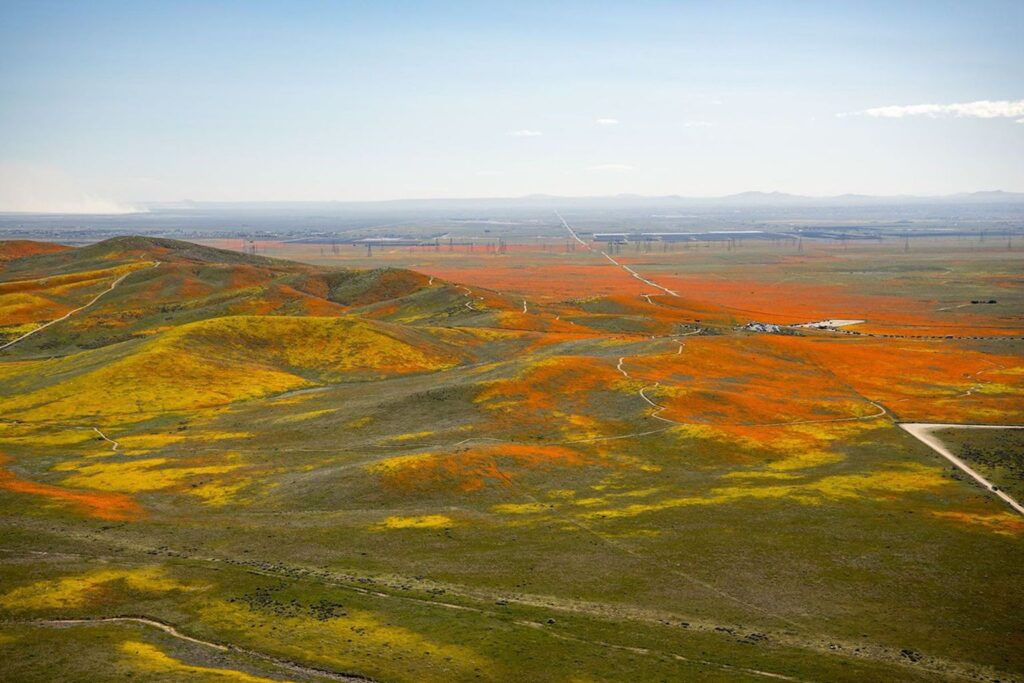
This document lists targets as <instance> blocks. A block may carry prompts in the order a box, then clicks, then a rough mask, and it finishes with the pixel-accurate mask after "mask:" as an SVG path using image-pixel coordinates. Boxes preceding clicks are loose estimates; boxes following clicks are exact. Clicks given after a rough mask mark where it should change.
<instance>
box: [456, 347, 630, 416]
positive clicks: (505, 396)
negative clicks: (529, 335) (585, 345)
mask: <svg viewBox="0 0 1024 683" xmlns="http://www.w3.org/2000/svg"><path fill="white" fill-rule="evenodd" d="M620 379H622V376H621V375H620V374H619V373H618V372H617V371H616V370H615V366H614V364H609V362H608V360H607V359H602V358H592V357H589V356H558V357H556V358H550V359H545V360H542V361H540V362H537V363H534V364H532V365H530V366H529V367H528V368H527V369H526V370H525V371H524V372H523V373H522V374H521V375H520V376H519V377H514V378H511V379H502V380H497V381H495V382H491V383H490V384H488V385H487V386H486V387H485V388H484V389H483V391H481V392H480V393H479V394H478V395H477V397H476V400H477V401H478V402H481V403H485V404H486V405H487V407H489V408H492V409H496V410H503V409H504V410H507V409H516V410H521V409H525V410H528V411H553V410H562V411H571V410H574V409H578V408H581V407H585V406H586V405H587V404H588V403H589V400H590V394H591V393H592V392H594V391H597V390H599V389H603V388H605V387H608V386H610V385H612V384H614V383H616V382H618V381H619V380H620Z"/></svg>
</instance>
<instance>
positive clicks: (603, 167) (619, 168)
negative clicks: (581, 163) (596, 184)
mask: <svg viewBox="0 0 1024 683" xmlns="http://www.w3.org/2000/svg"><path fill="white" fill-rule="evenodd" d="M587 170H588V171H595V172H597V173H626V172H628V171H632V170H633V167H632V166H630V165H629V164H598V165H597V166H588V167H587Z"/></svg>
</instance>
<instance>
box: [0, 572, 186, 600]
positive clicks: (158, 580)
mask: <svg viewBox="0 0 1024 683" xmlns="http://www.w3.org/2000/svg"><path fill="white" fill-rule="evenodd" d="M115 582H120V583H122V584H123V585H124V586H125V587H126V588H127V589H128V590H131V591H135V592H139V593H166V592H169V591H194V590H203V589H205V586H195V585H188V584H183V583H180V582H178V581H177V580H175V579H174V578H172V577H170V576H168V575H167V572H166V570H164V569H163V568H162V567H155V566H153V567H140V568H138V569H102V570H99V571H94V572H89V573H87V574H82V575H80V576H67V577H63V578H60V579H47V580H44V581H36V582H35V583H32V584H29V585H27V586H22V587H21V588H15V589H14V590H12V591H10V592H8V593H6V594H4V595H3V596H0V607H4V608H6V609H9V610H15V611H24V610H34V609H66V608H71V607H81V606H82V605H86V604H88V603H89V602H91V601H92V600H93V598H95V597H98V596H100V594H101V593H102V589H103V588H104V587H106V586H108V585H110V584H114V583H115Z"/></svg>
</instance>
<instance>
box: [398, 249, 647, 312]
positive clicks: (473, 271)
mask: <svg viewBox="0 0 1024 683" xmlns="http://www.w3.org/2000/svg"><path fill="white" fill-rule="evenodd" d="M598 258H600V259H601V260H600V261H598V260H597V259H598ZM416 267H417V269H418V270H420V271H422V272H424V273H427V274H428V275H433V276H434V277H439V278H444V279H446V280H450V281H452V282H464V283H466V284H467V285H469V286H471V287H472V286H477V287H486V288H488V289H492V290H495V291H498V292H504V293H515V294H519V295H524V296H526V297H527V298H529V299H533V300H537V301H540V302H545V301H548V302H550V301H563V300H565V299H571V298H576V297H592V296H607V295H611V294H621V293H623V292H633V293H637V294H639V293H640V292H641V291H647V290H649V289H650V288H649V287H646V286H645V285H643V283H641V282H640V281H639V280H636V279H635V278H633V277H631V276H630V275H629V273H627V272H626V271H624V270H623V269H621V268H615V267H614V266H612V265H611V264H610V263H608V262H606V261H605V260H604V258H603V257H600V256H598V257H595V259H594V260H593V262H592V263H589V264H583V263H573V264H564V263H556V264H546V263H541V264H538V262H537V261H536V260H523V261H518V262H517V261H507V260H501V261H497V260H496V261H495V262H494V263H488V264H487V265H485V266H463V265H461V264H458V265H455V264H452V265H449V264H434V263H431V264H418V265H417V266H416Z"/></svg>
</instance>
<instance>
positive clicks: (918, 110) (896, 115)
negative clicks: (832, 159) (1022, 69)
mask: <svg viewBox="0 0 1024 683" xmlns="http://www.w3.org/2000/svg"><path fill="white" fill-rule="evenodd" d="M838 116H840V117H845V116H871V117H874V118H881V119H902V118H906V117H908V116H927V117H928V118H932V119H934V118H939V117H945V116H948V117H952V118H958V119H964V118H971V119H1002V118H1013V117H1015V116H1024V100H978V101H977V102H955V103H953V104H909V105H898V104H894V105H888V106H885V107H873V108H871V109H864V110H863V111H853V112H847V113H844V114H838Z"/></svg>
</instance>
